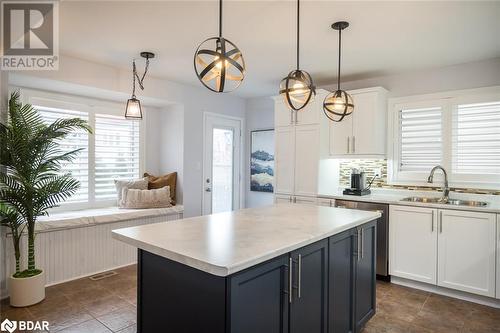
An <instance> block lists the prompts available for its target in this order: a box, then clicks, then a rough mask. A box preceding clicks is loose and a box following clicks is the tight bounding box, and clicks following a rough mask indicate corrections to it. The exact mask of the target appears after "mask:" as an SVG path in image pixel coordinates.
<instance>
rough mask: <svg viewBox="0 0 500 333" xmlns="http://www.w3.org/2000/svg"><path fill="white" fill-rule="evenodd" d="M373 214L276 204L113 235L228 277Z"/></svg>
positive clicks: (376, 216) (208, 271) (159, 224)
mask: <svg viewBox="0 0 500 333" xmlns="http://www.w3.org/2000/svg"><path fill="white" fill-rule="evenodd" d="M378 217H380V214H379V213H375V212H367V211H358V210H350V209H349V210H347V209H341V208H331V207H321V206H309V205H301V204H278V205H274V206H267V207H262V208H251V209H243V210H239V211H234V212H228V213H220V214H213V215H206V216H200V217H193V218H188V219H183V220H177V221H170V222H166V223H157V224H151V225H144V226H139V227H132V228H124V229H118V230H113V237H114V238H115V239H118V240H121V241H123V242H125V243H128V244H130V245H133V246H135V247H138V248H140V249H142V250H145V251H148V252H151V253H154V254H157V255H159V256H162V257H165V258H168V259H171V260H174V261H177V262H180V263H183V264H185V265H188V266H191V267H194V268H197V269H199V270H202V271H205V272H207V273H211V274H214V275H218V276H227V275H231V274H233V273H236V272H238V271H241V270H243V269H245V268H248V267H251V266H254V265H256V264H259V263H262V262H264V261H266V260H269V259H272V258H274V257H277V256H280V255H282V254H285V253H287V252H290V251H293V250H296V249H298V248H301V247H303V246H306V245H309V244H311V243H314V242H316V241H319V240H321V239H324V238H327V237H330V236H332V235H335V234H338V233H340V232H342V231H345V230H348V229H351V228H353V227H356V226H359V225H361V224H363V223H366V222H369V221H371V220H374V219H376V218H378Z"/></svg>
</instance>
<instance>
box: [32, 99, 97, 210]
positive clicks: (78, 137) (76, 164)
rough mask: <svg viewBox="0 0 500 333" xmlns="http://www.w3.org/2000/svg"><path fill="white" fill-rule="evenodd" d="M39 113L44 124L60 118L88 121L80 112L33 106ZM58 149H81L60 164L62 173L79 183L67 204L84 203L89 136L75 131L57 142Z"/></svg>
mask: <svg viewBox="0 0 500 333" xmlns="http://www.w3.org/2000/svg"><path fill="white" fill-rule="evenodd" d="M34 107H35V108H36V109H37V110H38V111H39V112H40V115H41V116H42V119H43V120H44V122H45V123H47V124H51V123H53V122H54V121H55V120H56V119H60V118H81V119H84V120H86V121H88V114H87V113H86V112H81V111H72V110H63V109H55V108H49V107H43V106H40V105H34ZM58 143H59V147H60V149H61V152H62V153H66V152H69V151H72V150H76V149H81V150H80V151H79V152H78V154H77V155H76V158H75V159H74V160H73V161H71V162H65V163H63V164H62V169H63V170H64V172H71V174H72V176H73V177H74V178H75V179H77V180H78V181H79V182H80V189H79V190H78V191H77V192H76V194H74V195H73V196H72V197H71V198H69V199H68V202H80V201H86V200H87V198H88V195H89V158H88V156H89V149H88V146H89V136H88V134H87V132H85V131H77V132H75V133H72V134H70V135H68V136H67V137H66V138H65V139H64V140H63V141H61V140H59V142H58Z"/></svg>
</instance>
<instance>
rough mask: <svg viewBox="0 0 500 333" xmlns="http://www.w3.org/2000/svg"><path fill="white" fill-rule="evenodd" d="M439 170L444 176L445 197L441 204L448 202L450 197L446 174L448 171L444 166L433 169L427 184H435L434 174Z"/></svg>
mask: <svg viewBox="0 0 500 333" xmlns="http://www.w3.org/2000/svg"><path fill="white" fill-rule="evenodd" d="M438 169H439V170H441V171H442V172H443V175H444V187H443V197H442V198H441V202H448V196H449V195H450V187H449V185H448V174H447V173H446V170H445V169H444V168H443V167H442V166H440V165H436V166H435V167H434V168H432V170H431V173H430V175H429V177H427V182H428V183H432V182H433V180H434V172H435V171H436V170H438Z"/></svg>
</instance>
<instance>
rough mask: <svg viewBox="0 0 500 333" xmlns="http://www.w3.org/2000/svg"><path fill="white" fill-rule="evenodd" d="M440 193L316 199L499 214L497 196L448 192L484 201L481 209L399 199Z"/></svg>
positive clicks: (406, 192)
mask: <svg viewBox="0 0 500 333" xmlns="http://www.w3.org/2000/svg"><path fill="white" fill-rule="evenodd" d="M442 195H443V194H442V192H437V191H412V190H396V189H372V193H371V194H369V195H363V196H358V195H344V194H342V191H341V190H339V191H334V192H332V193H328V194H320V195H318V197H320V198H327V199H341V200H351V201H363V202H374V203H375V202H376V203H385V204H392V205H403V206H417V207H429V208H440V209H455V210H467V211H476V212H485V213H500V196H498V195H487V194H469V193H458V192H450V196H449V197H450V198H451V199H461V200H474V201H484V202H487V203H488V205H486V206H482V207H475V206H471V207H469V206H455V205H447V204H437V203H422V202H409V201H401V199H403V198H406V197H418V196H422V197H431V198H435V197H438V198H439V197H441V196H442Z"/></svg>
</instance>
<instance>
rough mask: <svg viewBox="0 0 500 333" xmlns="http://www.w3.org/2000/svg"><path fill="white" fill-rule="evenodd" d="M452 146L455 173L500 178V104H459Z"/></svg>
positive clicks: (455, 116)
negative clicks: (487, 175) (490, 175)
mask: <svg viewBox="0 0 500 333" xmlns="http://www.w3.org/2000/svg"><path fill="white" fill-rule="evenodd" d="M452 147H453V148H452V170H453V173H460V174H494V175H500V101H499V102H492V103H476V104H464V105H458V107H457V108H456V109H455V110H454V111H453V123H452Z"/></svg>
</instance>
